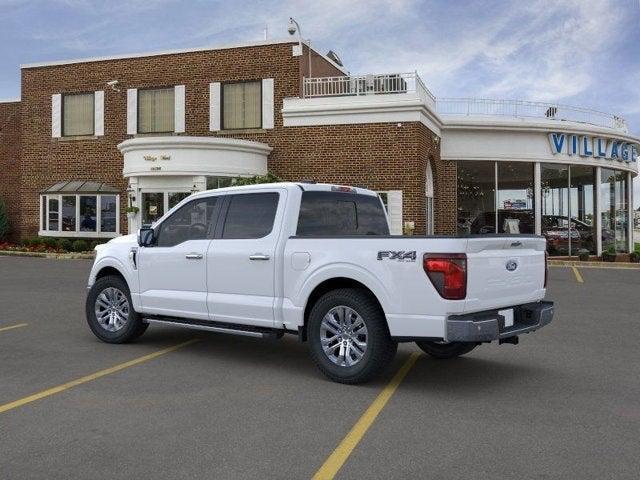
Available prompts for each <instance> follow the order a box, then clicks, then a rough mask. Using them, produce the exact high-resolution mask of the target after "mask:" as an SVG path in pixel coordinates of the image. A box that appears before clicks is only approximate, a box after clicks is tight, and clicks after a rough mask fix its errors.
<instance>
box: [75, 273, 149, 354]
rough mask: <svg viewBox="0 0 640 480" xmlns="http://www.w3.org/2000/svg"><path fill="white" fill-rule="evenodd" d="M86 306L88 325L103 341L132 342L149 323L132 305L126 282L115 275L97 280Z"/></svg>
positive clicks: (90, 291) (88, 296)
mask: <svg viewBox="0 0 640 480" xmlns="http://www.w3.org/2000/svg"><path fill="white" fill-rule="evenodd" d="M85 308H86V315H87V323H88V324H89V328H91V331H92V332H93V334H94V335H95V336H96V337H98V338H99V339H100V340H102V341H103V342H107V343H126V342H130V341H131V340H134V339H136V338H138V337H139V336H140V335H142V334H143V333H144V331H145V330H146V329H147V327H148V326H149V325H148V324H147V323H144V322H143V321H142V317H141V316H140V314H139V313H138V312H136V311H135V310H134V309H133V306H132V303H131V294H130V293H129V287H128V285H127V282H125V281H124V279H122V278H121V277H119V276H116V275H109V276H106V277H102V278H100V279H98V280H96V283H94V284H93V287H91V290H89V295H87V303H86V307H85Z"/></svg>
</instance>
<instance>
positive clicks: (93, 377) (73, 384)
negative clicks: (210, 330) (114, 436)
mask: <svg viewBox="0 0 640 480" xmlns="http://www.w3.org/2000/svg"><path fill="white" fill-rule="evenodd" d="M197 341H198V339H192V340H188V341H186V342H182V343H179V344H177V345H174V346H172V347H168V348H165V349H162V350H158V351H157V352H153V353H150V354H149V355H145V356H143V357H139V358H135V359H133V360H129V361H128V362H124V363H121V364H119V365H115V366H113V367H111V368H107V369H105V370H100V371H99V372H95V373H92V374H91V375H87V376H85V377H82V378H78V379H77V380H72V381H70V382H67V383H63V384H62V385H58V386H57V387H53V388H49V389H47V390H43V391H41V392H38V393H34V394H33V395H29V396H28V397H24V398H21V399H19V400H16V401H14V402H11V403H5V404H4V405H0V413H4V412H8V411H9V410H13V409H14V408H18V407H22V406H24V405H27V404H28V403H32V402H35V401H36V400H40V399H43V398H46V397H50V396H51V395H55V394H56V393H60V392H64V391H65V390H69V389H70V388H73V387H77V386H78V385H82V384H83V383H87V382H91V381H93V380H97V379H98V378H101V377H105V376H107V375H111V374H112V373H116V372H119V371H120V370H124V369H125V368H129V367H133V366H134V365H139V364H141V363H143V362H147V361H149V360H153V359H154V358H157V357H159V356H161V355H164V354H166V353H170V352H175V351H176V350H178V349H180V348H182V347H186V346H187V345H191V344H192V343H194V342H197Z"/></svg>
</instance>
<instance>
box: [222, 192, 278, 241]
mask: <svg viewBox="0 0 640 480" xmlns="http://www.w3.org/2000/svg"><path fill="white" fill-rule="evenodd" d="M277 208H278V194H277V193H249V194H246V195H232V196H231V198H230V203H229V210H228V211H227V218H226V219H225V222H224V230H223V232H222V238H262V237H265V236H267V235H269V233H271V230H273V222H274V220H275V218H276V210H277Z"/></svg>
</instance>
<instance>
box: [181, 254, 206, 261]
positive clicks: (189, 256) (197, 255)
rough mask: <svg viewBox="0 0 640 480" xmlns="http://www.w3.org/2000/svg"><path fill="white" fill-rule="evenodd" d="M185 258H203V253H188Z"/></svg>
mask: <svg viewBox="0 0 640 480" xmlns="http://www.w3.org/2000/svg"><path fill="white" fill-rule="evenodd" d="M184 258H186V259H187V260H202V254H201V253H187V254H186V255H185V256H184Z"/></svg>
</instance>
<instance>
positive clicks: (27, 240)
mask: <svg viewBox="0 0 640 480" xmlns="http://www.w3.org/2000/svg"><path fill="white" fill-rule="evenodd" d="M32 242H33V239H31V238H29V237H25V238H23V239H22V240H20V245H22V246H23V247H30V246H31V245H32Z"/></svg>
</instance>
